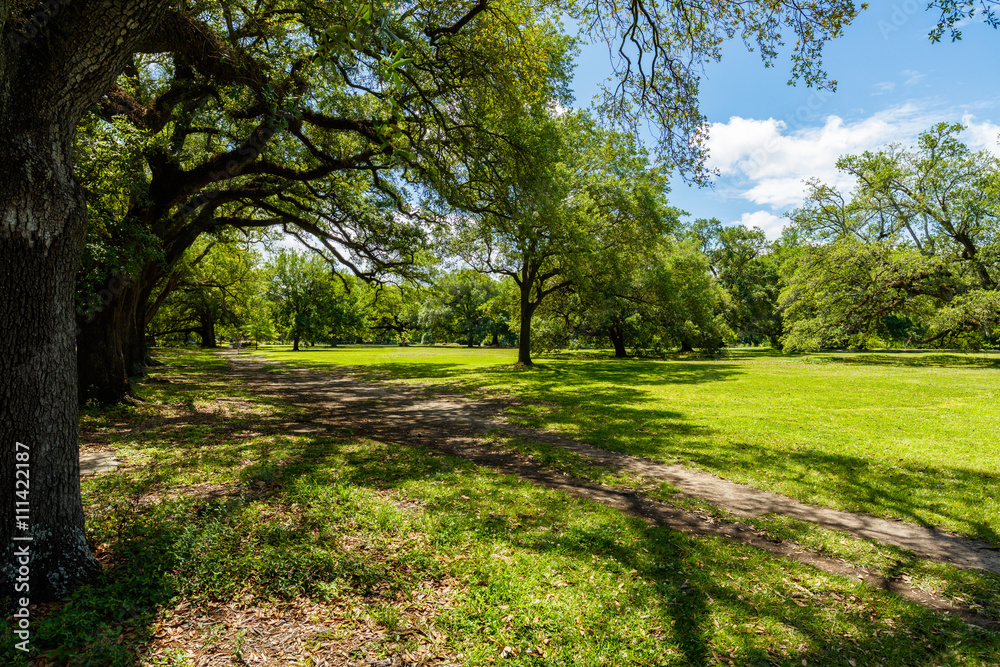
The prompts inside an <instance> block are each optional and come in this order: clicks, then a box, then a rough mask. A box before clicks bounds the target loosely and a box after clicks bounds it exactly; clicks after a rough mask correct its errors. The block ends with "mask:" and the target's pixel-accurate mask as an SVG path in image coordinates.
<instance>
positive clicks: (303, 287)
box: [264, 248, 358, 351]
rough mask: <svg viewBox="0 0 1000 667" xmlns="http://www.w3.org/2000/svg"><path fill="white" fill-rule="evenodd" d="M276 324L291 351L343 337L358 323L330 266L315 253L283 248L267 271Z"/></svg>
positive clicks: (352, 303) (354, 312)
mask: <svg viewBox="0 0 1000 667" xmlns="http://www.w3.org/2000/svg"><path fill="white" fill-rule="evenodd" d="M264 274H265V275H266V277H267V278H266V280H267V288H266V289H267V297H268V299H269V300H270V302H271V308H272V313H273V316H274V321H275V324H276V325H277V327H278V329H279V331H281V332H282V334H283V336H284V338H285V339H286V340H290V341H292V349H293V350H295V351H298V349H299V343H301V342H302V341H307V342H309V343H313V344H315V343H316V342H317V341H326V340H331V339H333V337H334V336H335V335H344V334H345V333H347V331H348V330H349V329H350V328H351V327H352V326H353V322H354V320H356V319H358V316H357V314H356V308H355V303H354V300H353V299H352V298H350V296H349V295H348V294H347V293H346V290H345V288H344V285H343V283H342V281H341V280H340V279H339V278H338V277H337V276H335V275H334V274H333V273H332V271H331V269H330V265H329V264H328V263H327V262H326V261H324V260H323V259H322V258H320V257H318V256H316V255H315V254H313V253H309V252H301V251H294V250H288V249H286V248H282V249H281V250H279V251H278V252H276V253H275V254H274V255H273V256H272V257H271V258H270V260H269V261H268V263H267V265H266V266H265V269H264Z"/></svg>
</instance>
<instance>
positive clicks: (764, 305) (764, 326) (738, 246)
mask: <svg viewBox="0 0 1000 667" xmlns="http://www.w3.org/2000/svg"><path fill="white" fill-rule="evenodd" d="M688 235H689V236H691V237H692V238H694V239H695V240H696V241H697V243H698V245H699V247H700V249H701V250H702V252H704V253H705V255H706V257H708V261H709V265H710V267H711V270H712V274H713V275H714V276H715V277H716V279H717V280H718V281H719V284H720V285H721V286H722V287H723V288H724V289H725V290H726V291H727V292H728V294H729V302H728V303H729V306H728V308H727V310H726V320H727V322H728V324H729V326H730V328H731V329H732V330H733V332H734V334H735V336H736V339H737V341H740V342H745V343H754V344H756V343H758V342H759V341H761V340H767V341H768V342H770V344H771V347H773V348H775V349H778V350H780V349H781V340H780V339H781V334H782V329H783V321H782V318H781V311H780V309H779V307H778V295H779V293H780V291H781V275H780V268H781V262H782V257H783V253H782V246H781V244H780V243H770V242H768V240H767V236H766V235H765V234H764V232H763V231H762V230H760V229H759V228H757V227H754V228H752V229H749V228H747V227H744V226H742V225H731V226H724V225H723V224H722V223H721V222H720V221H719V220H717V219H716V218H712V219H699V220H695V221H694V223H693V224H692V225H691V229H690V230H689V231H688Z"/></svg>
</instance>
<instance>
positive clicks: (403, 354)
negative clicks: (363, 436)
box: [260, 346, 1000, 546]
mask: <svg viewBox="0 0 1000 667" xmlns="http://www.w3.org/2000/svg"><path fill="white" fill-rule="evenodd" d="M260 354H262V355H263V356H267V357H269V358H272V359H275V360H280V361H283V362H287V363H293V364H300V365H305V366H312V367H319V368H322V367H330V366H350V367H356V368H357V369H359V370H362V371H363V372H365V373H368V374H370V375H372V376H376V375H377V376H381V377H388V378H393V379H396V380H398V381H406V382H424V383H435V384H445V385H450V386H453V387H456V388H458V389H459V390H462V391H465V392H468V393H472V394H476V395H482V394H488V395H493V396H500V397H507V398H510V399H511V400H512V402H513V405H511V407H510V408H509V410H508V412H509V414H512V415H514V416H516V417H517V418H519V419H520V420H521V421H522V422H523V423H525V424H526V425H530V426H535V427H540V428H547V429H551V430H554V431H558V432H560V433H563V434H566V435H569V436H571V437H576V438H578V439H580V440H582V441H584V442H588V443H590V444H593V445H595V446H598V447H603V448H606V449H610V450H614V451H619V452H624V453H627V454H633V455H637V456H644V457H648V458H651V459H654V460H657V461H663V462H668V463H684V464H686V465H691V466H694V467H697V468H701V469H704V470H709V471H711V472H713V473H715V474H718V475H720V476H722V477H725V478H726V479H731V480H733V481H737V482H743V483H746V484H749V485H751V486H755V487H758V488H761V489H768V490H772V491H777V492H779V493H784V494H786V495H789V496H792V497H795V498H798V499H800V500H803V501H805V502H810V503H815V504H821V505H828V506H831V507H836V508H838V509H844V510H848V511H854V512H866V513H870V514H874V515H877V516H885V517H892V518H897V519H902V520H904V521H910V522H913V523H919V524H924V525H932V526H938V527H940V528H944V529H946V530H950V531H954V532H957V533H960V534H965V535H969V536H972V537H976V538H979V539H982V540H985V541H987V542H991V543H993V544H996V545H998V546H1000V494H998V493H996V492H995V490H996V487H997V482H998V480H1000V444H998V443H1000V426H998V425H1000V401H998V400H997V398H998V397H1000V394H998V389H997V386H998V385H997V379H998V378H1000V355H997V354H979V355H965V354H943V353H905V352H894V353H851V354H848V353H839V354H838V353H831V354H813V355H799V356H790V355H780V354H776V353H772V352H770V351H760V350H745V349H736V350H731V351H729V352H728V354H727V355H725V356H724V357H721V358H719V359H683V358H681V359H667V360H637V359H630V360H615V359H611V358H608V357H605V356H600V355H569V354H564V355H552V356H548V357H540V358H539V362H540V363H539V367H538V368H537V369H533V370H527V371H526V370H522V369H515V368H512V367H510V366H509V365H508V364H509V363H511V362H512V361H514V353H513V351H510V350H466V349H459V348H443V347H423V348H422V347H411V348H396V347H383V348H379V347H363V346H358V347H343V348H334V349H329V348H319V349H315V350H308V351H303V352H299V353H292V352H291V351H290V350H289V349H287V348H266V349H264V348H262V349H261V351H260Z"/></svg>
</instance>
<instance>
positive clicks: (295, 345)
mask: <svg viewBox="0 0 1000 667" xmlns="http://www.w3.org/2000/svg"><path fill="white" fill-rule="evenodd" d="M292 349H293V350H295V351H296V352H298V351H299V337H298V336H295V337H294V338H292Z"/></svg>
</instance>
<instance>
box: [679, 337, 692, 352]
mask: <svg viewBox="0 0 1000 667" xmlns="http://www.w3.org/2000/svg"><path fill="white" fill-rule="evenodd" d="M681 352H694V347H692V345H691V341H689V340H688V339H687V338H684V339H682V340H681Z"/></svg>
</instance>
